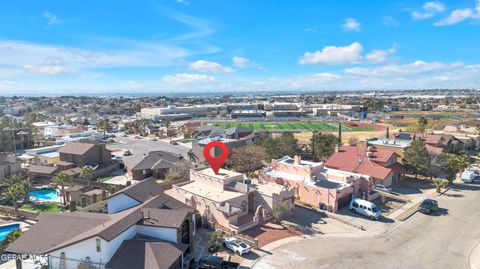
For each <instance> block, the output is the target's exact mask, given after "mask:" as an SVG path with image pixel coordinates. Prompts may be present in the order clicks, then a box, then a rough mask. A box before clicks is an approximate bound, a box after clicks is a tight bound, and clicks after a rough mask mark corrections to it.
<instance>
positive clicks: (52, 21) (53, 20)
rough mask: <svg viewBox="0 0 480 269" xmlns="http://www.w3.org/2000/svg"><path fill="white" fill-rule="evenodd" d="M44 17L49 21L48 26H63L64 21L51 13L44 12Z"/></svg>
mask: <svg viewBox="0 0 480 269" xmlns="http://www.w3.org/2000/svg"><path fill="white" fill-rule="evenodd" d="M43 17H45V19H47V23H48V25H54V24H62V23H63V20H62V19H60V18H59V17H58V16H57V15H55V14H53V13H50V12H48V11H45V12H43Z"/></svg>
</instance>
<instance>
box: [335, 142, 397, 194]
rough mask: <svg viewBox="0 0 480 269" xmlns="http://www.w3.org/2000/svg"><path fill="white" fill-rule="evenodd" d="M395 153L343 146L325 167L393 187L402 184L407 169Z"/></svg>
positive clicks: (369, 147) (336, 150)
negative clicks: (355, 174)
mask: <svg viewBox="0 0 480 269" xmlns="http://www.w3.org/2000/svg"><path fill="white" fill-rule="evenodd" d="M398 158H399V155H398V154H397V153H395V152H394V151H390V150H386V149H377V148H375V147H372V146H368V147H367V148H365V147H362V146H360V145H358V146H341V147H338V148H336V149H335V153H333V154H332V156H330V158H328V160H327V161H325V167H328V168H333V169H338V170H343V171H348V172H352V173H359V174H363V175H368V176H370V177H372V179H373V182H374V184H382V185H384V186H391V185H392V184H394V183H398V182H400V181H401V180H402V179H403V177H404V174H405V169H404V167H403V165H402V164H401V163H399V162H398Z"/></svg>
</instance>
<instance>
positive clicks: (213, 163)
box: [203, 141, 228, 174]
mask: <svg viewBox="0 0 480 269" xmlns="http://www.w3.org/2000/svg"><path fill="white" fill-rule="evenodd" d="M213 147H219V148H220V149H221V150H222V155H220V156H218V157H216V158H215V157H214V156H212V155H210V150H211V149H212V148H213ZM203 156H204V157H205V159H206V160H207V162H208V163H209V164H210V167H212V169H213V172H215V174H218V170H220V167H222V165H223V163H224V162H225V161H226V160H227V157H228V147H227V145H225V144H224V143H222V142H220V141H212V142H210V143H208V144H207V145H206V146H205V148H203Z"/></svg>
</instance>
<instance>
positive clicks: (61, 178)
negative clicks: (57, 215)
mask: <svg viewBox="0 0 480 269" xmlns="http://www.w3.org/2000/svg"><path fill="white" fill-rule="evenodd" d="M72 182H73V181H72V177H71V176H70V175H67V174H65V173H64V172H60V173H58V175H56V176H55V177H54V178H53V180H52V183H53V184H54V185H56V186H59V187H60V189H61V192H62V197H63V205H66V204H67V194H66V193H65V186H68V185H70V184H72Z"/></svg>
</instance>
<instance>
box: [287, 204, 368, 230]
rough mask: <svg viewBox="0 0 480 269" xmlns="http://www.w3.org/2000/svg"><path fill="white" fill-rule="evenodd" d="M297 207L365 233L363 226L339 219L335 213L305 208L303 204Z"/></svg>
mask: <svg viewBox="0 0 480 269" xmlns="http://www.w3.org/2000/svg"><path fill="white" fill-rule="evenodd" d="M295 206H299V207H302V208H304V209H307V210H311V211H315V212H316V213H320V214H322V215H325V216H327V217H329V218H331V219H334V220H336V221H339V222H341V223H343V224H346V225H349V226H351V227H353V228H356V229H358V230H361V231H365V228H363V227H362V226H360V225H356V224H353V223H351V222H349V221H346V220H344V219H343V218H341V217H338V216H337V215H336V214H335V213H331V212H328V211H323V210H322V211H320V210H318V209H316V208H313V207H308V206H304V205H301V204H295Z"/></svg>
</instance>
